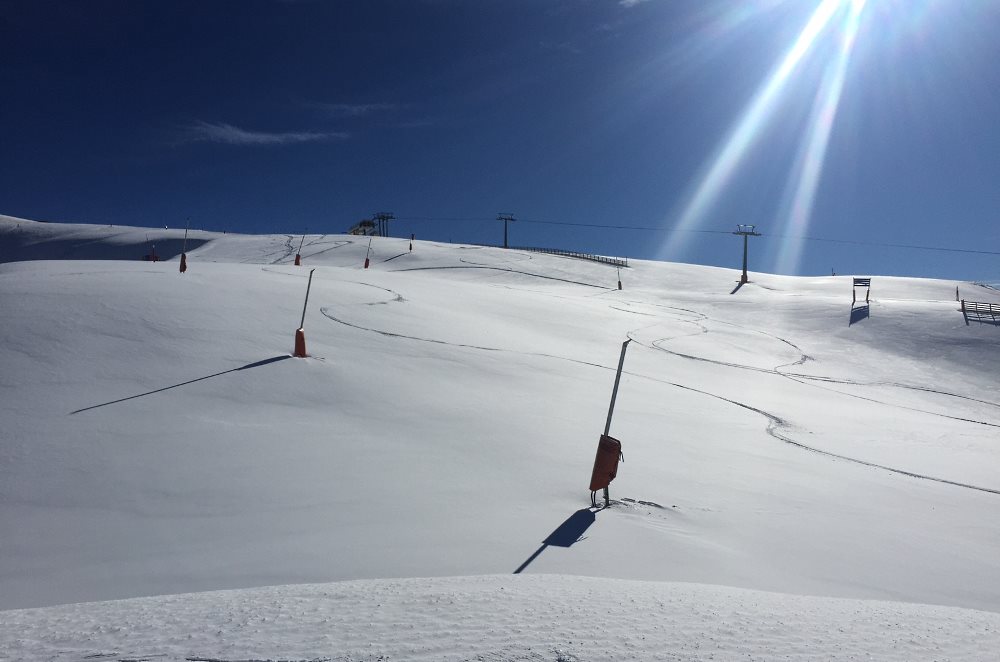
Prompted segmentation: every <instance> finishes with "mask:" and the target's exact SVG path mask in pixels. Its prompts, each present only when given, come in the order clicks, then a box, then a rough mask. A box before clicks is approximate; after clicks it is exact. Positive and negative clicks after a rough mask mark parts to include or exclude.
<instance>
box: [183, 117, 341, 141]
mask: <svg viewBox="0 0 1000 662" xmlns="http://www.w3.org/2000/svg"><path fill="white" fill-rule="evenodd" d="M185 138H186V140H187V141H188V142H211V143H223V144H226V145H296V144H301V143H312V142H327V141H332V140H346V139H347V138H350V134H349V133H344V132H341V131H323V132H320V131H283V132H270V131H250V130H247V129H241V128H240V127H238V126H233V125H232V124H226V123H225V122H203V121H198V122H195V123H194V124H192V125H190V126H189V127H187V129H186V130H185Z"/></svg>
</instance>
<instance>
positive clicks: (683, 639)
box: [0, 575, 1000, 662]
mask: <svg viewBox="0 0 1000 662" xmlns="http://www.w3.org/2000/svg"><path fill="white" fill-rule="evenodd" d="M0 642H5V643H0V659H2V658H3V656H6V658H9V659H10V660H22V659H23V660H41V659H46V660H53V661H63V660H67V661H68V660H74V661H76V660H84V659H86V660H95V661H101V660H108V661H111V660H123V659H124V660H150V661H154V660H155V661H162V662H174V661H178V662H179V661H181V660H201V661H205V660H216V661H219V660H226V661H229V660H331V661H332V660H337V661H345V662H346V661H358V662H360V661H365V662H369V661H375V660H427V661H428V662H430V661H434V662H437V661H450V660H454V661H455V662H459V661H466V660H468V661H475V662H509V661H512V660H519V661H527V662H543V661H545V662H583V661H584V660H593V661H595V662H597V661H600V660H636V659H640V660H685V661H687V660H737V659H739V660H765V659H775V660H777V659H780V660H820V659H821V660H861V659H876V660H924V659H927V660H930V659H936V660H949V659H950V660H960V659H961V660H991V659H996V657H995V655H996V651H997V647H998V646H1000V614H996V613H992V612H984V611H972V610H968V609H958V608H955V607H932V606H928V605H916V604H907V603H903V602H880V601H865V600H846V599H837V598H817V597H807V596H796V595H783V594H779V593H764V592H761V591H748V590H745V589H734V588H727V587H722V586H706V585H702V584H677V583H658V582H636V581H627V580H614V579H597V578H589V577H569V576H565V575H561V576H554V575H519V576H515V577H510V576H507V577H498V576H495V575H494V576H480V577H442V578H437V579H386V580H366V581H349V582H338V583H333V584H305V585H298V586H279V587H273V588H261V589H244V590H241V591H219V592H208V593H196V594H188V595H174V596H168V597H160V598H133V599H131V600H122V601H115V602H105V603H97V604H94V603H89V604H75V605H66V606H62V607H50V608H47V609H28V610H23V611H9V612H0Z"/></svg>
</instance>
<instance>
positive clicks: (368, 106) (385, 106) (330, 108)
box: [315, 103, 399, 117]
mask: <svg viewBox="0 0 1000 662" xmlns="http://www.w3.org/2000/svg"><path fill="white" fill-rule="evenodd" d="M315 105H316V107H317V108H320V109H322V110H325V111H326V112H327V113H329V114H331V115H334V116H336V117H364V116H365V115H371V114H372V113H378V112H383V111H387V110H395V109H396V108H398V107H399V106H398V105H397V104H394V103H317V104H315Z"/></svg>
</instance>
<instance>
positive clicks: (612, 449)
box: [590, 338, 632, 508]
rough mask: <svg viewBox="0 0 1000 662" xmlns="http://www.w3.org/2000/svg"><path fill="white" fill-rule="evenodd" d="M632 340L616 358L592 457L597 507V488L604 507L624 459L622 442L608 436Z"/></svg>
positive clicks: (592, 493) (593, 499) (592, 492)
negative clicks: (604, 418) (612, 384)
mask: <svg viewBox="0 0 1000 662" xmlns="http://www.w3.org/2000/svg"><path fill="white" fill-rule="evenodd" d="M630 342H632V339H631V338H629V339H628V340H626V341H625V342H623V343H622V354H621V357H620V358H619V359H618V372H617V373H616V374H615V387H614V389H613V390H612V391H611V406H609V407H608V420H607V422H606V423H605V424H604V434H602V435H601V438H600V440H599V441H598V442H597V457H595V458H594V471H593V473H592V474H591V476H590V504H591V506H593V507H594V508H596V507H597V490H604V507H605V508H607V507H608V506H610V505H611V494H610V492H609V491H608V486H609V485H610V484H611V481H613V480H614V479H615V476H617V475H618V462H619V461H624V457H625V456H624V455H622V442H620V441H618V440H617V439H615V438H614V437H611V436H609V433H610V432H611V417H612V416H613V415H614V413H615V400H616V399H617V398H618V384H619V383H621V380H622V367H623V366H624V365H625V351H626V350H627V349H628V344H629V343H630Z"/></svg>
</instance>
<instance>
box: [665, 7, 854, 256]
mask: <svg viewBox="0 0 1000 662" xmlns="http://www.w3.org/2000/svg"><path fill="white" fill-rule="evenodd" d="M843 5H844V0H822V2H821V3H820V4H819V6H818V7H817V8H816V10H815V11H814V12H813V14H812V16H811V17H810V18H809V21H808V22H807V23H806V25H805V27H804V28H803V29H802V31H801V32H800V33H799V36H798V37H797V38H796V40H795V43H794V44H792V47H791V48H790V49H789V50H788V52H787V53H786V54H785V56H784V58H782V60H781V62H780V63H779V65H778V66H777V68H775V70H774V71H773V72H772V73H771V75H770V76H769V77H768V79H767V82H766V83H765V84H764V86H763V87H762V88H761V89H760V91H759V92H758V93H757V94H756V96H755V97H754V98H753V100H752V101H751V102H750V105H749V106H748V107H747V109H746V110H745V111H744V112H743V114H742V115H741V117H740V120H739V122H738V123H737V124H736V126H735V127H734V128H733V129H732V130H731V131H730V133H729V135H728V136H727V137H726V139H725V140H724V141H723V142H722V147H721V149H719V150H718V152H717V155H716V156H715V158H714V159H713V160H712V165H711V167H710V168H708V170H707V173H706V174H705V176H704V177H703V178H702V180H701V182H700V183H699V184H698V187H697V189H696V190H695V192H694V194H693V195H692V196H691V197H690V199H689V200H688V202H687V204H686V205H685V206H684V209H683V211H682V212H681V214H680V217H679V219H678V220H677V223H676V224H675V225H674V228H673V231H672V232H671V233H670V235H669V236H668V238H667V241H666V243H665V245H664V250H663V251H662V253H663V254H664V255H665V256H667V257H671V256H676V255H677V254H678V253H679V252H680V251H681V250H682V249H683V247H684V244H685V243H686V242H687V240H688V239H689V237H690V233H689V231H690V230H692V229H694V228H695V226H697V225H698V224H699V223H700V222H701V221H702V220H703V219H704V216H705V212H706V211H707V210H708V209H709V207H710V206H711V204H712V203H713V202H714V201H715V200H716V199H717V198H718V196H719V193H720V191H721V190H722V188H723V186H725V184H726V183H727V182H728V181H729V179H730V178H731V177H732V174H733V172H734V171H735V170H736V167H737V166H738V165H739V164H740V162H741V161H742V160H743V158H744V157H745V156H746V154H747V152H748V151H749V148H750V147H751V146H752V145H753V143H754V141H755V140H756V139H757V137H758V136H759V135H760V132H761V128H762V127H763V126H764V124H765V123H766V121H767V120H768V119H769V117H770V116H771V115H772V114H773V112H774V109H775V107H776V101H777V100H778V98H779V95H780V93H781V91H782V90H783V89H784V87H785V84H786V83H787V81H788V79H789V78H790V77H791V75H792V73H793V72H794V71H795V69H796V67H797V66H798V64H799V63H800V62H801V61H802V59H803V58H804V57H805V56H806V54H807V53H808V52H809V50H810V48H811V47H812V46H813V44H814V43H815V42H816V38H817V37H818V36H819V35H820V34H821V33H822V32H823V30H824V29H825V28H826V27H827V25H828V24H829V23H830V21H831V20H832V19H833V17H834V16H835V15H836V14H837V11H838V10H839V9H840V8H841V7H842V6H843Z"/></svg>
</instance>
